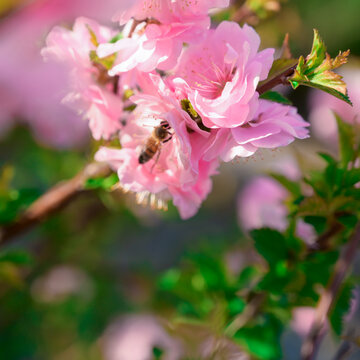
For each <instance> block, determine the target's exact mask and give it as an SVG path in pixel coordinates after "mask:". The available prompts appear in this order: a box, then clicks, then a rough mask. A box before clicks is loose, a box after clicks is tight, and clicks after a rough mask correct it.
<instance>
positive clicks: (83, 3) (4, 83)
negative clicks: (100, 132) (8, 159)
mask: <svg viewBox="0 0 360 360" xmlns="http://www.w3.org/2000/svg"><path fill="white" fill-rule="evenodd" d="M16 3H19V4H18V7H17V8H16V10H15V11H13V12H12V13H9V14H7V15H6V16H5V17H1V21H0V58H1V67H0V136H3V135H4V134H5V133H6V132H7V130H9V129H11V127H12V126H14V125H15V124H16V123H21V124H24V125H26V126H28V127H29V128H30V129H31V130H32V132H33V134H34V135H35V138H36V140H37V141H39V142H41V143H42V144H46V145H47V146H52V147H57V148H64V147H79V146H83V145H84V144H85V143H86V142H88V140H89V129H88V126H87V124H86V122H84V121H82V119H81V117H80V116H79V115H78V114H76V112H74V111H73V110H71V109H69V108H68V107H66V106H64V105H62V104H61V99H62V97H64V95H65V91H66V89H65V88H66V84H67V79H66V78H67V74H68V70H67V68H66V67H65V66H63V64H59V63H55V62H46V63H45V62H44V60H43V58H42V56H41V54H40V50H41V48H42V47H43V46H44V42H45V38H46V35H47V34H48V32H49V31H50V30H51V28H52V27H53V26H54V25H56V24H59V23H61V24H63V25H66V26H68V27H70V25H71V24H72V23H73V22H74V19H76V18H77V17H78V16H80V15H85V16H91V17H94V18H95V19H97V20H101V21H106V19H108V18H109V17H110V16H111V14H112V13H113V12H114V9H116V8H119V7H121V8H122V9H124V10H125V9H126V8H127V7H128V6H129V5H130V4H131V3H132V0H121V1H120V2H119V1H118V0H107V1H104V2H99V1H97V0H31V1H22V2H19V1H16ZM20 3H21V5H20ZM0 7H1V6H0ZM69 129H71V131H69Z"/></svg>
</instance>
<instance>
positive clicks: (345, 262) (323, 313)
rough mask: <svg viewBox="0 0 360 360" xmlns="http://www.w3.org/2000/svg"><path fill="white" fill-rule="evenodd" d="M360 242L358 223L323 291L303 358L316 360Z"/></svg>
mask: <svg viewBox="0 0 360 360" xmlns="http://www.w3.org/2000/svg"><path fill="white" fill-rule="evenodd" d="M359 244H360V224H358V225H357V227H356V230H355V233H354V234H353V236H352V237H351V239H350V242H349V244H348V245H347V247H346V248H345V250H344V251H343V253H342V254H341V256H340V258H339V260H338V261H337V263H336V265H335V269H334V274H333V276H332V279H331V280H330V283H329V285H328V287H327V289H326V290H325V291H324V292H323V293H322V295H321V297H320V301H319V303H318V306H317V308H316V314H315V320H314V323H313V325H312V327H311V330H310V332H309V334H308V336H307V338H306V339H305V341H304V343H303V346H302V349H301V356H302V360H314V359H315V356H316V354H317V351H318V348H319V346H320V343H321V340H322V338H323V336H324V335H325V333H326V329H325V324H326V319H327V316H328V314H329V312H330V311H331V309H332V307H333V305H334V303H335V301H336V298H337V294H338V292H339V290H340V288H341V285H342V282H343V281H344V279H345V276H346V274H347V272H348V270H349V267H350V266H351V264H352V262H353V261H354V258H355V255H356V250H357V249H358V247H359Z"/></svg>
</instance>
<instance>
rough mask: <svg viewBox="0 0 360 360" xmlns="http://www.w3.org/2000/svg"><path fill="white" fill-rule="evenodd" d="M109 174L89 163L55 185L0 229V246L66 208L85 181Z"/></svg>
mask: <svg viewBox="0 0 360 360" xmlns="http://www.w3.org/2000/svg"><path fill="white" fill-rule="evenodd" d="M111 172H112V171H111V169H110V168H109V166H108V165H106V164H103V163H91V164H88V165H87V166H86V167H85V168H84V169H83V170H82V171H80V172H79V173H78V174H77V175H76V176H75V177H73V178H72V179H70V180H66V181H63V182H60V183H59V184H57V185H55V186H54V187H53V188H51V189H50V190H49V191H48V192H46V193H45V194H44V195H42V196H41V197H39V199H37V200H36V201H35V202H34V203H33V204H31V205H30V207H29V208H28V209H27V210H25V211H24V212H23V213H22V214H21V215H20V216H19V217H18V218H17V219H16V220H15V221H14V222H13V223H11V224H9V225H5V226H3V227H2V228H0V246H3V245H5V244H7V243H9V242H10V241H11V239H12V238H13V237H15V236H16V235H19V234H21V233H23V232H26V231H27V230H29V229H31V228H32V227H33V226H35V225H36V224H38V223H40V222H42V221H44V220H45V219H46V218H48V217H49V216H50V215H51V214H54V213H56V212H57V211H59V210H60V209H62V208H63V207H64V206H66V205H67V204H68V203H69V202H70V201H71V200H73V199H74V198H75V197H76V196H77V195H79V194H80V193H81V192H82V191H84V184H85V182H86V180H88V179H91V178H96V177H99V176H107V175H110V174H111Z"/></svg>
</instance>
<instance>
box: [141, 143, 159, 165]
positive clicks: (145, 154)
mask: <svg viewBox="0 0 360 360" xmlns="http://www.w3.org/2000/svg"><path fill="white" fill-rule="evenodd" d="M158 149H159V142H158V141H156V140H154V139H153V138H150V139H148V141H147V143H146V146H145V147H144V148H143V149H142V151H141V153H140V155H139V164H145V163H147V162H148V161H149V160H151V159H152V158H153V157H154V155H155V154H156V152H157V151H158Z"/></svg>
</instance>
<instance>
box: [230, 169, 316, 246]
mask: <svg viewBox="0 0 360 360" xmlns="http://www.w3.org/2000/svg"><path fill="white" fill-rule="evenodd" d="M282 173H283V174H284V175H285V176H288V177H289V178H290V179H291V180H293V181H296V180H298V174H297V172H296V171H294V164H292V163H284V164H283V167H282ZM288 196H289V192H288V191H287V190H286V189H285V188H284V187H283V186H282V185H281V184H280V183H278V182H277V181H276V180H274V179H272V178H270V177H265V176H258V177H255V178H254V179H252V180H251V181H250V182H249V183H248V184H247V185H245V187H244V188H243V189H242V191H241V193H240V194H239V196H238V200H237V205H238V220H239V224H240V225H241V227H242V228H243V229H244V230H245V231H250V230H252V229H259V228H262V227H269V228H273V229H276V230H279V231H284V230H286V228H287V227H288V219H287V215H288V209H287V207H286V205H285V201H286V199H287V198H288ZM296 235H297V236H298V237H299V238H301V239H303V240H304V241H305V242H306V243H307V244H311V243H313V241H314V240H315V238H316V234H315V230H314V228H313V227H312V226H311V225H310V224H307V223H305V221H304V220H302V219H299V220H298V222H297V224H296Z"/></svg>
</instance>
